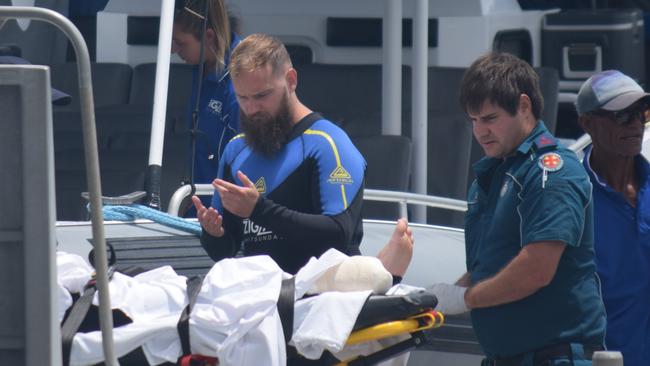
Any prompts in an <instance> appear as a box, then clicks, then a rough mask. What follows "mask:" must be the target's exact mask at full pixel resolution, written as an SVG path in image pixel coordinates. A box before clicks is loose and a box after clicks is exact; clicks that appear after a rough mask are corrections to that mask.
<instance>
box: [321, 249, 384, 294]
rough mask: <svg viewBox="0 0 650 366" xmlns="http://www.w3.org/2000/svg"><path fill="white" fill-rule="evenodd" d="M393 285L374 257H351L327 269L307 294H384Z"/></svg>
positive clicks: (382, 266)
mask: <svg viewBox="0 0 650 366" xmlns="http://www.w3.org/2000/svg"><path fill="white" fill-rule="evenodd" d="M392 285H393V276H391V274H390V273H389V272H388V271H387V270H386V269H385V268H384V265H383V264H381V261H380V260H379V259H377V258H375V257H364V256H358V255H357V256H353V257H349V258H347V259H346V260H344V261H343V262H341V263H339V264H338V265H336V266H333V267H332V268H330V269H328V270H327V271H326V272H325V273H323V275H322V276H321V277H320V278H319V279H318V280H316V282H315V283H314V286H312V288H311V289H310V290H309V291H308V293H311V294H316V293H322V292H326V291H341V292H350V291H365V290H372V292H374V293H375V294H384V293H386V291H388V289H389V288H390V287H391V286H392Z"/></svg>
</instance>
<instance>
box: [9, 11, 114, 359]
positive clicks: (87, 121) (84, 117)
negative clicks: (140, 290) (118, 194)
mask: <svg viewBox="0 0 650 366" xmlns="http://www.w3.org/2000/svg"><path fill="white" fill-rule="evenodd" d="M0 17H5V18H28V19H36V20H41V21H45V22H48V23H50V24H52V25H54V26H56V27H57V28H59V29H60V30H61V31H62V32H63V33H64V34H65V35H66V36H67V37H68V39H69V40H70V42H71V43H72V46H73V47H74V50H75V54H76V55H77V64H78V68H79V70H78V72H79V97H80V98H81V121H82V129H83V139H84V149H85V157H86V180H87V183H88V192H89V194H90V216H91V219H92V231H93V246H94V247H95V271H96V272H97V276H96V279H97V290H98V292H99V324H100V327H101V330H102V341H103V349H104V355H105V359H106V361H105V363H106V365H109V366H113V365H119V363H118V362H117V358H115V352H114V351H113V316H112V313H111V303H110V296H109V293H108V276H107V273H108V265H107V262H106V240H105V238H104V218H103V216H102V200H101V180H100V179H99V158H98V152H97V132H96V130H95V106H94V103H93V87H92V79H91V74H90V57H89V56H88V47H87V46H86V42H85V41H84V39H83V37H82V36H81V33H80V32H79V30H78V29H77V28H76V27H75V26H74V25H73V24H72V22H70V21H69V20H68V19H67V18H65V17H64V16H63V15H61V14H59V13H57V12H55V11H52V10H49V9H45V8H38V7H25V6H0Z"/></svg>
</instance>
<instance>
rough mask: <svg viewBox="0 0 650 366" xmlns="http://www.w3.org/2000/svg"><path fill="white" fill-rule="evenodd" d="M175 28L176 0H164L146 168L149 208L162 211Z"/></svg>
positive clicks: (161, 12) (161, 11) (161, 10)
mask: <svg viewBox="0 0 650 366" xmlns="http://www.w3.org/2000/svg"><path fill="white" fill-rule="evenodd" d="M173 26H174V0H163V1H162V4H161V9H160V28H159V31H158V55H157V61H156V84H155V87H154V98H153V114H152V117H151V141H150V144H149V166H148V168H147V175H146V182H147V187H146V191H147V200H146V201H147V205H148V206H150V207H154V208H160V179H161V175H162V156H163V147H164V143H165V117H166V112H167V89H168V85H169V60H170V58H171V48H172V29H173Z"/></svg>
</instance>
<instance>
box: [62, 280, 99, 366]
mask: <svg viewBox="0 0 650 366" xmlns="http://www.w3.org/2000/svg"><path fill="white" fill-rule="evenodd" d="M95 292H97V287H95V286H94V285H90V286H86V288H85V290H84V292H83V294H81V296H80V297H79V299H78V300H77V301H76V302H75V303H74V305H73V306H72V309H70V313H68V317H67V318H66V319H65V321H64V322H63V326H62V327H61V342H62V347H63V348H62V353H63V354H62V356H63V366H68V365H70V352H71V351H72V340H73V339H74V335H75V334H77V331H78V330H79V326H81V323H82V322H83V320H84V318H86V314H88V309H90V305H92V303H93V297H94V296H95Z"/></svg>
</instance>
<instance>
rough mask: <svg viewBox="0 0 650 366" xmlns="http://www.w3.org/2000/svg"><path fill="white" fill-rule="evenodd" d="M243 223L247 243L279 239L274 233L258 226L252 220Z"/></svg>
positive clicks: (245, 220)
mask: <svg viewBox="0 0 650 366" xmlns="http://www.w3.org/2000/svg"><path fill="white" fill-rule="evenodd" d="M242 223H243V224H244V237H245V240H246V241H250V242H262V241H267V240H277V239H278V235H277V234H275V233H273V231H271V230H269V229H267V228H265V227H263V226H260V225H257V224H256V223H254V222H253V221H251V220H250V219H244V221H242Z"/></svg>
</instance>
